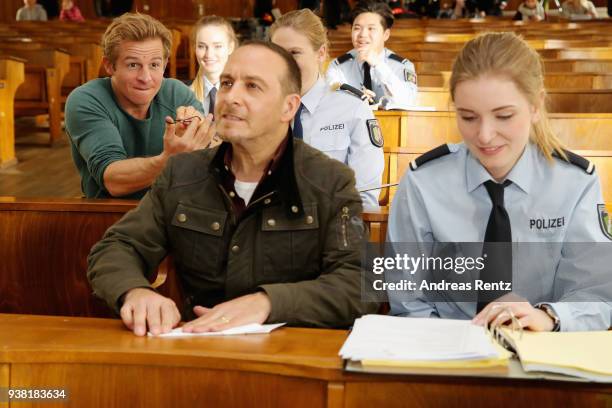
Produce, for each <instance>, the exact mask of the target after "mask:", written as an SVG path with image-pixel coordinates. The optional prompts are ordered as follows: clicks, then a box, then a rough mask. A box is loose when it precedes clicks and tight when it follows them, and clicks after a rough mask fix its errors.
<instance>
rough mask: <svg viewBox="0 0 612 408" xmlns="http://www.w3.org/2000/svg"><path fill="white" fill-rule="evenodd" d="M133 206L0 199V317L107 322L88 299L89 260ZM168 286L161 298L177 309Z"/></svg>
mask: <svg viewBox="0 0 612 408" xmlns="http://www.w3.org/2000/svg"><path fill="white" fill-rule="evenodd" d="M135 205H136V202H135V201H127V200H103V201H96V200H84V199H83V200H81V199H66V200H61V199H56V200H51V199H47V200H42V199H39V200H36V199H31V200H26V199H11V198H0V225H2V228H0V260H1V261H0V293H2V296H0V312H2V313H30V314H48V315H63V316H111V315H112V312H111V310H110V309H109V308H108V307H107V306H106V304H105V303H104V302H102V301H101V300H99V299H97V298H94V297H93V295H92V290H91V288H90V286H89V283H88V281H87V277H86V271H87V255H88V254H89V251H90V249H91V247H92V246H93V245H94V244H95V243H96V242H98V241H99V240H100V239H101V238H102V235H103V234H104V232H105V231H106V229H107V228H108V227H110V226H111V225H112V224H113V223H115V222H116V221H117V220H119V218H121V216H122V215H123V214H124V213H125V212H127V211H129V210H130V209H131V208H133V207H135ZM173 276H174V275H173ZM153 278H154V277H151V279H153ZM172 282H173V283H172V285H164V287H163V288H162V289H161V292H162V293H164V294H165V295H167V296H171V297H173V298H174V299H175V300H176V302H177V305H179V307H180V305H181V304H182V302H181V301H180V294H179V293H178V289H177V287H176V282H175V281H174V280H173V281H172Z"/></svg>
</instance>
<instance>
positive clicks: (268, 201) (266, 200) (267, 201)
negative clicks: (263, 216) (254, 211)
mask: <svg viewBox="0 0 612 408" xmlns="http://www.w3.org/2000/svg"><path fill="white" fill-rule="evenodd" d="M271 202H272V200H270V199H269V198H266V199H265V200H264V204H270V203H271Z"/></svg>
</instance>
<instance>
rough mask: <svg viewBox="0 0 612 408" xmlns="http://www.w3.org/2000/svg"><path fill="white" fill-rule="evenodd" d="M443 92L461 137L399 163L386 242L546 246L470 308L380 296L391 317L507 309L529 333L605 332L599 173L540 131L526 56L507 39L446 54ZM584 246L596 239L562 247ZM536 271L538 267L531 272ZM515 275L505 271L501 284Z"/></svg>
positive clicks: (537, 94) (538, 91) (496, 36)
mask: <svg viewBox="0 0 612 408" xmlns="http://www.w3.org/2000/svg"><path fill="white" fill-rule="evenodd" d="M450 91H451V96H452V98H453V101H454V104H455V107H456V110H457V124H458V128H459V131H460V133H461V135H462V137H463V141H464V142H463V143H462V144H458V145H442V146H440V147H438V148H436V149H434V150H432V151H430V152H429V153H426V154H425V155H423V156H421V157H420V158H418V159H416V160H415V161H414V162H413V163H411V166H410V167H411V169H410V170H409V171H407V173H406V174H405V175H404V177H403V179H402V181H401V183H400V187H399V188H398V191H397V194H396V195H395V197H394V200H393V203H392V207H391V212H390V217H389V230H388V241H389V242H395V243H396V246H398V245H399V244H397V243H399V242H420V243H430V244H433V243H436V242H438V243H441V242H455V243H457V242H486V241H499V242H501V241H509V242H513V243H515V244H516V243H520V242H548V243H552V242H554V243H555V245H554V246H552V248H553V251H552V252H545V253H542V254H541V256H540V257H539V258H538V264H537V265H535V267H534V269H533V273H534V276H532V275H529V276H528V281H529V282H528V283H527V284H524V283H523V284H522V285H518V287H519V288H520V290H518V291H513V293H512V294H511V295H506V296H505V297H504V298H502V299H498V300H497V301H492V302H490V303H488V304H486V306H484V308H483V309H482V310H477V305H476V304H475V302H471V301H470V302H438V301H431V300H428V299H426V298H424V297H423V294H419V293H417V292H415V294H414V295H413V296H412V297H411V296H405V294H404V295H400V294H399V293H391V292H389V295H390V302H391V310H392V313H393V314H398V315H406V316H427V317H429V316H439V317H442V318H454V319H469V318H474V322H475V323H478V324H485V323H488V324H501V323H503V322H507V321H508V319H509V318H510V317H509V316H510V314H511V313H513V314H514V316H515V317H516V318H517V319H518V322H519V323H520V324H521V326H522V327H525V328H528V329H531V330H536V331H553V330H563V331H576V330H606V329H607V328H608V327H609V326H610V319H611V310H612V309H611V307H610V306H611V303H610V299H611V297H610V294H611V293H612V288H611V285H612V278H611V277H610V274H609V270H606V268H609V265H610V260H609V259H607V258H609V254H611V253H612V252H611V251H610V247H608V246H607V245H610V244H611V243H610V233H609V231H608V230H607V229H606V227H605V225H604V224H603V223H601V224H600V218H601V219H603V217H605V214H604V212H605V211H604V207H603V200H602V193H601V189H600V183H599V178H598V176H597V173H596V172H595V171H594V168H593V166H592V164H591V163H589V162H588V161H587V160H586V159H584V158H582V157H580V156H577V155H575V154H572V153H570V152H568V151H566V150H564V149H563V147H562V144H561V142H560V141H559V140H558V139H557V137H556V136H555V135H554V134H553V133H552V132H551V131H550V128H549V126H548V123H547V119H546V111H545V107H544V105H543V101H544V96H545V91H544V88H543V76H542V65H541V61H540V59H539V57H538V55H537V53H536V52H535V51H533V50H532V49H530V48H529V47H528V46H527V45H526V43H525V42H524V41H523V40H521V39H520V38H519V37H517V36H515V35H514V34H512V33H490V34H485V35H483V36H480V37H477V38H476V39H474V40H472V41H470V42H468V43H467V44H466V45H465V47H464V48H463V50H462V51H461V52H460V54H459V56H458V57H457V59H456V61H455V63H454V65H453V71H452V76H451V81H450ZM542 220H543V221H542ZM490 227H495V228H490ZM502 231H504V232H503V233H502ZM500 233H501V235H502V238H500V235H499V234H500ZM495 234H497V238H492V239H489V236H493V237H494V236H495ZM504 234H506V239H503V235H504ZM585 242H589V243H597V244H590V245H588V246H584V245H582V246H577V247H573V246H572V245H573V244H571V243H585ZM556 243H558V244H556ZM576 245H579V244H576ZM602 246H605V247H604V250H603V251H602ZM551 259H552V260H554V262H550V260H551ZM511 261H512V262H514V261H515V258H512V259H511ZM518 261H520V260H518ZM518 261H517V262H518ZM547 264H549V266H550V267H549V269H545V268H544V267H543V266H542V265H547ZM517 269H521V270H517ZM522 269H523V268H516V269H514V270H513V271H512V270H511V273H512V274H513V275H512V278H513V285H514V283H517V274H519V275H520V273H521V272H524V271H523V270H522ZM529 270H530V271H531V269H529ZM535 275H537V276H535ZM519 280H520V276H519ZM519 283H520V282H519ZM514 287H515V286H513V288H514ZM517 292H518V293H517ZM517 297H519V298H517ZM429 299H431V297H430V298H429Z"/></svg>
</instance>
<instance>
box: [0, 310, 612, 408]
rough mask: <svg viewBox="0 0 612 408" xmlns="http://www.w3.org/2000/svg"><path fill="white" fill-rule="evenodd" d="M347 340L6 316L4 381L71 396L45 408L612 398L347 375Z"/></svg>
mask: <svg viewBox="0 0 612 408" xmlns="http://www.w3.org/2000/svg"><path fill="white" fill-rule="evenodd" d="M345 338H346V331H342V330H321V329H297V328H282V329H279V330H277V331H275V332H273V333H272V334H270V335H246V336H234V337H224V338H219V337H218V338H196V339H155V338H146V337H145V338H139V337H136V336H134V335H132V334H131V333H130V332H128V331H127V330H125V329H124V328H123V327H122V324H121V322H120V321H118V320H107V319H94V318H62V317H50V316H45V317H43V316H24V315H0V345H1V347H0V387H8V386H9V385H10V386H11V387H12V388H17V387H27V388H64V389H66V390H68V393H69V398H68V401H66V402H60V403H45V405H44V406H45V407H62V408H69V407H88V408H96V407H103V408H112V407H170V406H172V407H194V406H210V407H217V406H223V407H243V406H245V407H246V406H257V407H261V406H263V407H307V408H314V407H368V408H371V407H383V406H384V407H409V406H410V407H438V406H439V407H442V406H443V407H463V406H466V407H467V406H469V407H490V406H507V405H509V404H512V405H513V406H522V407H530V406H537V407H558V406H564V407H568V406H575V407H606V406H610V404H612V387H611V386H610V385H601V384H600V385H597V384H589V383H569V382H567V383H566V382H558V381H542V380H537V379H515V378H512V379H511V378H499V377H498V378H477V377H452V376H426V375H405V376H397V375H371V374H354V373H345V372H343V371H342V361H341V360H340V359H339V357H338V356H337V353H338V350H339V349H340V347H341V345H342V343H343V342H344V340H345ZM4 406H5V407H6V406H8V405H7V404H4ZM11 406H16V407H17V406H18V407H30V406H34V404H33V403H19V404H16V403H13V404H12V405H11ZM36 406H39V405H36ZM0 407H2V403H0Z"/></svg>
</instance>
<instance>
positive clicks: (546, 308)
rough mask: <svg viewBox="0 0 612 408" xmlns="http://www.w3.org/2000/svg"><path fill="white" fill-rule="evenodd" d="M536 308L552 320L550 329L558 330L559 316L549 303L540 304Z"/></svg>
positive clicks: (559, 325)
mask: <svg viewBox="0 0 612 408" xmlns="http://www.w3.org/2000/svg"><path fill="white" fill-rule="evenodd" d="M536 307H537V308H538V309H540V310H541V311H543V312H544V313H546V314H547V315H548V316H549V317H550V318H551V319H552V321H553V328H552V330H551V331H554V332H558V331H559V329H560V328H561V324H560V323H561V321H560V320H559V316H558V315H557V313H556V312H555V310H554V309H553V308H552V307H550V305H549V304H546V303H543V304H541V305H538V306H536Z"/></svg>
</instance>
